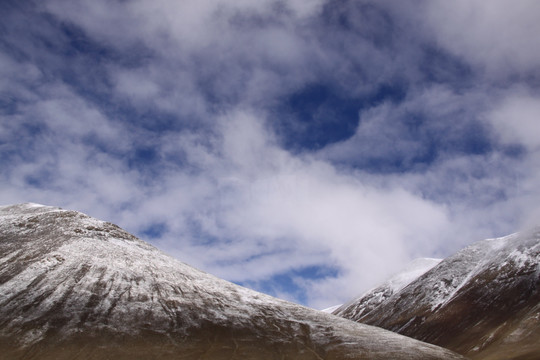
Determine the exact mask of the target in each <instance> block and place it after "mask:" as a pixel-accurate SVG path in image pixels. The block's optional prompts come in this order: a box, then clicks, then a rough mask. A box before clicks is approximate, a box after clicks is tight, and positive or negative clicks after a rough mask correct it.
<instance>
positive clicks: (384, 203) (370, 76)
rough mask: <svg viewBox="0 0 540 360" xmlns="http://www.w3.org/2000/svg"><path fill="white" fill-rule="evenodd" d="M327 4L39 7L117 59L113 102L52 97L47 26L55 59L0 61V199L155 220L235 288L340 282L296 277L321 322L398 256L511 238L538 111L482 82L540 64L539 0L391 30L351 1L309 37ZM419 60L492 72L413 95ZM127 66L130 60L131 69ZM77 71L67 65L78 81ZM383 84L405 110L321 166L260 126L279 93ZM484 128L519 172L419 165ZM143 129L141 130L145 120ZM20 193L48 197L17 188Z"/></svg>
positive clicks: (392, 107) (368, 112) (26, 48)
mask: <svg viewBox="0 0 540 360" xmlns="http://www.w3.org/2000/svg"><path fill="white" fill-rule="evenodd" d="M325 4H326V2H324V1H322V0H313V1H297V0H294V1H287V2H275V1H270V0H268V1H266V0H265V1H263V2H253V1H247V0H242V1H236V2H233V3H231V2H228V1H225V0H216V1H183V2H178V1H165V0H161V1H154V2H151V1H142V0H137V1H130V2H123V1H120V2H117V1H101V0H96V1H92V2H84V1H80V2H76V1H72V2H69V3H66V2H64V1H56V0H51V1H47V2H45V3H44V4H43V5H40V7H41V6H43V8H40V9H41V10H44V11H49V12H50V13H51V14H53V15H54V16H56V20H58V21H60V22H65V23H73V24H75V25H77V26H78V27H80V28H81V29H82V30H83V31H84V33H85V34H84V35H85V36H87V37H88V38H84V37H83V38H84V40H88V41H96V42H97V43H99V44H102V45H104V47H105V49H106V50H107V51H109V50H110V51H111V54H112V55H110V54H109V55H110V57H108V56H109V55H103V57H99V56H98V55H96V54H92V55H90V56H89V57H88V59H87V60H89V61H95V60H99V61H103V65H102V66H101V67H100V70H102V71H103V73H104V74H105V75H103V74H101V76H103V77H105V78H106V81H104V83H105V82H106V83H107V84H110V85H111V87H110V88H108V87H107V88H106V89H102V88H99V89H95V88H92V90H93V91H95V92H97V93H99V94H98V95H100V96H102V98H99V96H98V99H97V100H96V98H93V99H92V100H88V99H85V98H84V96H85V95H84V94H85V91H81V90H86V89H78V90H79V92H78V93H77V92H76V91H75V90H74V89H73V88H72V87H70V85H69V84H65V83H62V82H61V80H60V79H59V77H58V73H59V72H60V70H61V69H59V68H61V67H62V64H71V60H74V59H71V58H70V59H68V60H66V59H64V62H62V61H60V62H59V63H58V64H55V61H58V59H59V56H60V55H58V54H59V53H61V51H60V52H58V51H57V50H58V49H60V48H61V46H62V45H65V44H63V43H62V41H61V40H58V39H57V38H56V37H55V34H56V33H55V32H54V27H53V26H52V25H50V24H49V26H50V27H51V28H48V30H47V31H48V33H47V34H46V35H47V36H46V37H47V38H50V39H53V38H54V39H55V41H54V43H53V45H54V46H53V48H54V49H48V48H47V47H46V46H41V45H40V46H38V45H36V43H34V42H32V41H28V39H26V38H21V40H20V41H18V43H20V44H21V45H20V46H21V49H23V51H22V52H23V53H24V54H26V55H27V57H26V59H28V60H27V61H20V62H18V61H15V60H14V58H11V57H10V56H9V55H5V54H0V73H1V74H2V75H3V76H4V78H5V79H6V81H5V82H3V83H2V84H0V90H1V91H3V92H8V93H9V94H10V96H14V97H16V98H17V99H19V105H18V107H17V108H16V109H15V110H14V111H13V114H7V115H5V116H4V117H3V119H2V120H3V121H2V122H1V123H0V137H1V138H2V140H3V141H6V140H9V139H17V140H18V141H21V143H19V144H14V143H15V142H14V141H12V142H11V144H9V147H10V148H9V150H10V151H12V149H13V148H17V146H19V147H20V148H19V149H18V150H20V152H21V154H18V153H17V154H15V155H13V156H12V157H11V158H10V159H11V160H13V161H12V162H11V163H9V164H6V167H8V166H9V171H4V172H3V174H2V175H0V180H1V184H2V186H1V187H0V197H1V198H2V199H3V201H5V202H11V203H13V202H21V201H35V202H42V203H47V204H51V205H60V206H63V207H66V208H72V209H77V210H82V211H85V212H87V213H89V214H90V215H93V216H97V217H100V218H102V219H105V220H109V221H113V222H116V223H118V224H119V225H121V226H123V227H125V228H127V229H128V230H130V231H132V232H139V233H143V231H144V230H146V229H147V228H149V227H150V226H152V225H156V224H158V225H163V226H164V232H163V234H162V235H161V236H160V237H158V238H157V239H153V242H154V243H156V244H158V245H159V246H160V247H161V248H163V249H164V250H165V251H168V252H171V253H173V254H175V255H177V256H178V258H179V259H181V260H183V261H186V262H188V263H191V264H193V265H195V266H198V267H202V268H203V269H205V270H208V271H210V272H212V273H215V274H216V275H219V276H223V277H226V278H229V279H234V280H242V281H246V282H249V283H257V282H262V281H264V280H267V279H268V278H271V277H272V276H275V275H277V274H280V273H284V272H287V271H289V270H291V269H293V268H297V267H307V266H313V265H323V266H327V267H330V268H338V270H339V271H338V274H337V276H335V277H334V276H330V277H328V278H326V279H323V280H320V279H319V280H313V281H311V280H309V281H308V280H302V279H300V278H295V279H294V281H296V282H297V284H298V285H299V286H301V287H303V288H304V290H305V291H306V294H307V296H308V302H309V303H310V304H312V305H314V306H319V307H325V306H328V305H333V304H334V303H335V302H340V301H344V300H346V299H347V298H348V297H350V296H354V295H357V293H358V292H359V291H362V290H363V289H365V288H366V287H367V286H370V285H374V283H375V282H377V281H378V280H381V279H382V277H384V276H385V275H387V274H389V273H391V272H393V271H395V270H398V269H399V268H400V267H401V266H402V265H403V264H405V263H406V262H408V261H409V260H410V259H411V257H414V256H433V255H440V256H445V255H448V253H449V252H451V251H455V250H457V249H458V248H459V247H461V246H463V245H466V244H467V243H469V242H470V241H473V240H478V239H479V238H481V237H484V236H491V235H494V234H497V235H503V234H504V232H505V231H512V230H515V229H514V226H515V225H516V224H518V223H520V221H521V219H524V218H526V217H527V214H536V213H535V212H534V209H535V208H536V205H535V203H538V201H537V199H538V193H539V192H538V191H537V190H536V189H537V188H538V186H537V184H538V183H539V182H540V180H539V179H540V175H539V172H538V171H536V170H531V169H537V168H538V164H539V162H538V156H537V149H538V145H539V143H538V138H540V136H536V133H537V130H538V126H537V125H536V124H537V121H536V119H537V118H538V115H540V109H539V107H538V105H537V101H536V100H537V96H536V94H535V92H534V91H529V90H526V89H525V90H519V91H517V90H515V88H509V89H504V88H502V89H498V88H497V89H494V88H493V87H492V82H493V81H492V80H493V79H494V78H495V75H492V74H493V73H495V72H500V76H501V77H502V78H505V77H507V76H508V74H511V73H516V72H517V73H518V74H519V75H521V76H524V77H526V74H527V72H529V71H533V70H535V69H536V67H537V66H538V63H539V61H538V60H539V58H538V55H539V53H538V49H537V47H534V46H530V44H531V43H533V42H534V41H535V38H534V37H535V36H536V34H537V33H538V31H536V30H538V29H537V28H538V25H537V22H536V14H537V13H538V11H537V10H538V9H537V8H538V6H537V5H536V3H533V2H526V1H518V2H517V3H512V4H510V3H508V2H501V1H495V2H492V3H491V2H490V3H484V2H479V1H471V2H464V1H458V2H456V3H455V4H454V3H452V4H451V5H449V4H448V3H446V2H437V3H426V4H425V6H426V7H425V8H424V7H423V5H422V6H420V5H418V7H414V8H411V7H409V6H405V5H401V4H396V3H395V2H389V3H388V4H390V5H387V6H386V8H387V9H392V8H394V7H397V10H395V11H394V12H391V13H390V15H392V14H393V15H392V16H395V18H394V19H391V20H392V21H389V22H388V23H385V22H384V20H385V17H384V16H386V15H388V14H386V13H384V12H379V13H377V12H375V13H373V14H374V15H380V16H379V17H375V18H374V20H373V19H371V17H370V16H365V15H362V14H361V10H359V9H363V7H361V6H358V7H357V5H358V4H359V2H351V3H350V4H347V3H343V2H342V3H340V4H337V3H336V4H335V5H336V7H328V8H327V10H329V11H330V10H335V9H337V6H338V5H339V6H342V5H343V6H345V5H350V7H349V8H344V9H341V8H340V9H338V10H340V11H341V12H339V11H338V12H337V14H334V15H335V16H338V15H343V16H345V15H350V14H351V13H352V12H353V10H354V11H356V12H359V13H358V14H357V15H358V16H359V18H358V19H356V18H354V19H349V20H358V21H356V22H354V21H353V22H352V25H351V26H352V28H351V29H345V27H344V29H345V30H344V29H341V28H339V26H337V25H336V24H334V25H333V26H326V25H325V26H324V27H323V26H322V23H324V22H325V21H330V20H332V19H329V18H325V19H320V18H316V16H317V15H319V14H320V12H321V10H322V6H324V5H325ZM362 4H363V3H362ZM417 4H419V3H417ZM377 6H379V3H377ZM371 9H372V10H373V7H372V8H371ZM413 12H416V13H417V14H416V15H412V13H413ZM383 15H384V16H383ZM390 15H388V16H390ZM325 16H327V17H328V16H330V15H329V14H326V15H325ZM362 16H364V17H362ZM411 19H413V20H414V21H413V20H411ZM334 20H335V19H334ZM364 20H365V21H364ZM370 20H372V21H371V22H370ZM52 22H53V21H52V19H51V24H52ZM426 22H427V23H426ZM21 23H22V22H21ZM29 23H30V24H32V23H31V22H29ZM413 23H415V26H414V27H413V26H408V25H411V24H413ZM416 23H418V28H417V27H416ZM407 24H408V25H407ZM371 26H377V28H371ZM396 29H399V30H396ZM418 29H420V30H418ZM426 29H430V30H429V31H425V30H426ZM34 30H35V29H34ZM378 30H381V32H378ZM385 31H388V32H389V33H385ZM409 31H411V33H409ZM417 31H419V32H422V31H423V33H422V34H419V33H417ZM493 34H496V35H497V36H493ZM62 36H65V34H64V35H62ZM385 36H387V37H388V38H387V39H386V38H385ZM433 36H434V37H433ZM60 38H61V39H63V38H62V37H60ZM25 39H26V40H25ZM64 40H65V39H64ZM405 40H410V41H405ZM66 41H67V40H66ZM386 41H387V42H388V43H386ZM425 45H426V46H428V45H429V46H434V45H436V46H438V47H440V50H441V53H442V54H443V55H444V51H450V52H451V53H453V54H455V55H457V56H458V57H460V58H461V60H463V61H464V62H469V63H472V64H475V65H476V67H485V68H486V69H487V70H488V71H487V72H485V73H482V74H481V75H478V74H476V73H475V75H476V76H478V77H477V78H475V82H474V86H472V85H471V84H469V85H467V86H463V87H459V86H457V87H454V86H453V84H440V83H439V84H433V83H430V84H427V85H426V84H424V83H422V81H423V80H424V75H423V74H422V71H423V69H421V68H420V67H419V66H418V64H417V61H418V60H419V59H422V56H423V51H424V50H423V46H425ZM131 55H133V57H134V58H136V59H137V60H138V62H136V63H125V62H124V61H123V60H125V59H132V58H131ZM78 56H82V55H81V54H78ZM92 56H97V58H92ZM115 56H118V57H120V58H121V59H122V61H120V60H119V61H115V59H116V58H115ZM124 57H125V58H124ZM32 59H38V60H39V61H38V60H32ZM75 60H76V59H75ZM33 61H34V62H33ZM40 61H41V62H40ZM75 62H76V61H75ZM51 64H53V65H54V66H52V65H51ZM78 64H79V63H78ZM80 64H82V65H80V66H74V67H73V68H70V70H71V71H74V72H77V71H78V72H81V71H82V70H85V71H86V68H85V67H84V66H83V65H84V64H85V62H84V61H82V62H81V63H80ZM443 65H444V64H443ZM443 65H441V66H443ZM77 74H79V75H80V73H77ZM524 74H525V75H524ZM71 75H73V74H71ZM497 76H499V75H497ZM396 77H397V78H399V79H402V81H403V84H402V85H403V87H404V90H403V91H406V92H407V94H406V96H405V99H404V100H403V101H397V102H396V103H393V102H390V101H388V102H383V103H379V104H377V105H376V106H374V107H372V108H368V107H365V108H364V109H363V111H362V112H361V113H360V117H359V126H358V128H357V130H356V133H355V134H354V135H353V136H352V137H351V138H350V139H346V140H344V141H342V142H340V143H336V144H332V145H330V146H328V147H327V148H325V149H323V150H322V151H320V152H319V153H317V154H310V153H309V152H308V151H305V152H304V153H302V154H293V153H291V152H288V151H287V150H285V149H283V148H282V147H281V145H280V139H279V138H278V137H277V135H276V134H275V133H274V130H273V127H272V125H273V124H274V122H276V121H277V120H278V119H276V117H277V116H281V115H280V114H279V113H278V114H276V113H275V112H273V111H271V109H272V107H273V106H275V105H276V104H278V103H279V102H280V101H283V100H284V99H283V97H284V96H288V95H290V94H291V93H294V92H295V91H297V90H298V89H302V88H304V87H305V86H309V85H310V84H313V83H319V82H320V83H324V82H325V81H327V82H329V83H331V84H330V85H332V86H335V89H334V88H333V89H332V90H336V91H341V92H342V93H340V94H339V96H345V95H347V96H349V95H350V97H351V98H358V99H359V100H365V99H363V98H362V96H373V95H374V94H376V93H377V92H378V91H379V88H380V85H381V84H388V83H391V81H392V79H394V78H396ZM497 79H498V78H497ZM72 80H73V79H72ZM66 81H67V82H69V79H68V80H66ZM73 81H75V80H73ZM79 85H80V84H79ZM83 85H88V84H86V83H84V84H83ZM102 85H103V84H102ZM103 86H105V85H103ZM107 86H108V85H107ZM526 87H527V85H524V88H526ZM344 94H345V95H344ZM103 97H109V99H108V100H109V101H110V104H108V105H111V107H114V106H116V105H118V104H121V105H122V106H128V107H130V110H136V111H135V112H137V111H138V112H140V113H145V114H146V113H153V112H155V113H159V114H160V115H163V113H165V114H166V115H167V116H171V117H172V118H174V119H175V121H176V122H177V123H175V125H181V126H180V127H181V128H182V130H179V131H176V129H175V130H171V129H167V131H162V132H156V133H152V132H151V131H145V130H144V129H141V128H139V127H138V125H137V124H136V122H135V121H133V123H130V122H129V119H128V120H127V121H126V120H125V119H122V121H119V120H120V119H116V118H114V116H115V115H114V113H113V112H111V111H106V110H105V109H104V108H101V105H103V104H100V101H106V100H104V99H103ZM494 99H495V100H494ZM22 100H24V101H22ZM113 105H114V106H113ZM366 106H367V105H366ZM254 109H257V110H254ZM269 109H270V111H269ZM109 110H110V109H109ZM418 114H420V115H421V116H422V118H421V119H419V123H418V126H417V127H416V128H415V127H414V121H416V120H415V119H412V120H413V124H408V125H406V124H404V122H403V120H404V119H405V118H407V117H408V116H416V115H418ZM120 115H125V114H120ZM4 120H6V121H4ZM479 120H484V121H485V122H484V123H483V125H487V126H489V127H490V129H492V130H493V131H494V132H495V133H496V134H498V136H499V138H498V140H499V141H501V142H502V143H503V145H504V144H513V143H518V144H522V145H524V146H525V148H526V149H527V152H526V154H525V155H523V157H524V159H513V158H511V157H508V156H506V155H505V154H504V151H503V150H499V149H494V150H493V151H491V152H489V151H488V152H487V153H485V154H472V153H468V152H467V151H466V150H463V151H461V152H460V151H456V152H455V153H452V154H450V153H449V152H445V151H442V152H441V154H437V156H436V158H435V159H431V160H429V161H428V160H427V161H426V162H425V163H424V164H420V165H418V164H417V160H415V159H417V158H419V157H420V158H421V157H422V156H426V157H429V155H430V153H429V152H430V151H432V150H433V149H430V147H429V146H430V141H432V140H434V139H433V137H438V138H439V139H451V140H452V141H453V142H452V141H450V142H449V143H448V144H450V145H448V146H449V147H452V146H455V147H458V145H459V144H460V143H459V142H460V140H462V137H465V135H467V132H468V131H469V128H468V127H467V126H469V125H470V124H472V123H474V122H475V121H479ZM137 121H140V122H142V121H146V123H145V124H144V125H145V126H146V127H148V126H150V125H151V122H152V121H157V120H156V119H153V118H148V119H144V120H142V119H139V118H138V119H137ZM30 125H34V126H38V125H39V126H43V128H44V130H43V131H36V133H35V134H31V135H30V136H31V138H30V140H29V139H28V138H25V136H23V135H26V133H25V131H26V130H25V129H26V128H25V126H27V127H31V126H30ZM472 129H473V130H470V131H474V130H475V129H476V128H472ZM21 134H22V135H21ZM488 135H489V134H488ZM488 135H486V136H488ZM489 136H491V135H489ZM489 140H493V139H491V138H490V139H489ZM443 142H444V141H441V143H443ZM456 143H458V145H456ZM21 144H23V145H21ZM445 144H447V143H445ZM498 145H499V143H497V142H496V141H495V140H494V141H493V146H498ZM100 146H101V147H100ZM139 146H142V147H147V148H151V149H152V150H153V151H155V153H156V159H155V160H154V161H155V162H154V163H151V164H148V165H147V166H142V165H141V167H140V168H137V167H136V166H135V167H133V166H130V163H129V160H128V159H129V158H130V157H132V156H134V154H135V152H136V151H137V149H138V147H139ZM103 147H106V149H104V148H103ZM1 149H5V148H1ZM1 149H0V150H1ZM443 150H445V149H443ZM10 151H6V153H10ZM393 158H400V159H402V160H403V164H402V165H403V168H404V169H405V171H404V172H403V173H399V172H397V173H392V171H390V172H389V174H383V175H381V174H377V173H370V172H369V170H370V169H369V166H367V168H366V166H365V164H366V161H368V160H370V159H371V160H372V159H375V160H381V161H384V160H389V159H390V160H392V159H393ZM337 163H339V164H340V165H336V164H337ZM354 165H357V166H359V167H360V168H363V169H364V170H360V169H356V170H355V168H354ZM409 167H410V168H409ZM391 170H392V169H391ZM31 179H33V180H41V181H42V184H40V185H30V184H29V183H28V182H29V180H31ZM38 182H39V181H38ZM501 232H503V233H501ZM278 291H280V290H279V289H278ZM285 295H287V296H292V295H291V294H284V296H285Z"/></svg>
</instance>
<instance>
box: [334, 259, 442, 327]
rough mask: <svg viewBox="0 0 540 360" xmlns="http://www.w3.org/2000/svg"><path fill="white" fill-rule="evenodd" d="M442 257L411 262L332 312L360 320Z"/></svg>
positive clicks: (438, 261)
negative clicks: (381, 282)
mask: <svg viewBox="0 0 540 360" xmlns="http://www.w3.org/2000/svg"><path fill="white" fill-rule="evenodd" d="M440 262H441V259H431V258H420V259H415V260H413V261H412V262H410V263H409V264H408V265H407V266H406V267H405V269H403V271H401V272H399V273H398V274H395V275H394V276H392V277H391V278H390V279H388V280H386V281H385V282H384V283H383V284H381V285H380V286H378V287H376V288H374V289H372V290H369V291H367V292H366V293H365V294H364V295H362V296H360V297H359V298H357V299H355V300H353V301H351V302H349V303H347V304H345V305H342V306H340V307H338V308H335V309H333V310H332V311H330V312H331V313H333V314H335V315H338V316H341V317H344V318H346V319H350V320H355V321H358V320H359V319H360V318H362V315H364V314H367V313H369V312H370V311H372V310H373V309H375V308H377V307H378V306H379V305H381V304H382V303H384V302H385V301H386V300H387V299H388V298H389V297H390V296H392V295H394V294H395V293H397V292H398V291H400V290H401V289H403V288H404V287H405V286H407V285H409V284H410V283H411V282H412V281H414V280H416V279H417V278H418V277H419V276H420V275H422V274H424V273H426V272H427V271H428V270H430V269H431V268H433V267H434V266H435V265H437V264H438V263H440Z"/></svg>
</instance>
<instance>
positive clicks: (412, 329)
mask: <svg viewBox="0 0 540 360" xmlns="http://www.w3.org/2000/svg"><path fill="white" fill-rule="evenodd" d="M344 316H345V317H347V318H350V319H354V320H356V321H359V322H362V323H366V324H371V325H376V326H380V327H383V328H385V329H389V330H392V331H395V332H398V333H401V334H405V335H407V336H411V337H414V338H416V339H420V340H422V341H427V342H430V343H433V344H437V345H440V346H444V347H447V348H450V349H452V350H454V351H457V352H460V353H461V354H465V355H467V356H469V357H472V358H474V359H512V358H516V359H517V358H519V359H538V358H540V341H539V339H540V228H536V229H533V230H531V231H527V232H523V233H516V234H512V235H509V236H506V237H502V238H497V239H488V240H484V241H480V242H477V243H475V244H473V245H471V246H469V247H467V248H465V249H463V250H461V251H459V252H458V253H456V254H455V255H453V256H450V257H449V258H447V259H445V260H443V261H442V262H441V263H439V264H438V265H437V266H435V267H434V268H433V269H431V270H430V271H428V272H426V273H425V274H424V275H422V276H420V277H419V278H418V279H416V280H415V281H413V282H412V283H410V284H409V285H408V286H406V287H405V288H403V289H402V290H401V291H399V292H397V293H395V294H393V295H391V296H390V297H389V298H387V299H386V300H385V301H384V302H383V303H381V304H380V305H379V306H377V307H376V308H373V309H371V310H370V311H365V312H364V313H363V314H361V315H360V316H357V317H354V316H350V317H349V315H348V314H344Z"/></svg>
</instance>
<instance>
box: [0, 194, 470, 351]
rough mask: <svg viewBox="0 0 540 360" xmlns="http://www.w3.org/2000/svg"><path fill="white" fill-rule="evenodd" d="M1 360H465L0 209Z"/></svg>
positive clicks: (134, 245) (109, 228)
mask: <svg viewBox="0 0 540 360" xmlns="http://www.w3.org/2000/svg"><path fill="white" fill-rule="evenodd" d="M0 354H2V358H3V359H462V357H461V356H460V355H457V354H455V353H452V352H450V351H448V350H445V349H442V348H439V347H437V346H433V345H430V344H425V343H423V342H420V341H417V340H413V339H410V338H407V337H404V336H401V335H397V334H393V333H391V332H388V331H386V330H382V329H379V328H376V327H372V326H367V325H362V324H358V323H355V322H352V321H349V320H345V319H342V318H339V317H336V316H334V315H331V314H326V313H323V312H320V311H316V310H312V309H308V308H305V307H302V306H299V305H296V304H292V303H289V302H286V301H282V300H278V299H275V298H272V297H270V296H266V295H263V294H260V293H257V292H255V291H251V290H248V289H245V288H242V287H240V286H237V285H234V284H232V283H229V282H227V281H224V280H221V279H218V278H216V277H214V276H212V275H209V274H206V273H204V272H201V271H198V270H196V269H194V268H192V267H190V266H188V265H186V264H184V263H181V262H179V261H177V260H175V259H173V258H171V257H169V256H167V255H165V254H164V253H162V252H160V251H159V250H157V249H156V248H154V247H152V246H151V245H149V244H147V243H145V242H143V241H141V240H139V239H137V238H136V237H134V236H132V235H130V234H128V233H127V232H125V231H123V230H122V229H120V228H119V227H117V226H116V225H113V224H111V223H107V222H103V221H99V220H96V219H93V218H90V217H88V216H86V215H84V214H81V213H78V212H74V211H65V210H61V209H59V208H53V207H45V206H40V205H35V204H22V205H14V206H5V207H0Z"/></svg>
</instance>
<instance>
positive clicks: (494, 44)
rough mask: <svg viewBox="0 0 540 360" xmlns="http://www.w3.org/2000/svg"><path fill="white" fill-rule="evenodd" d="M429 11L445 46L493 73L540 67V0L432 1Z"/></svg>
mask: <svg viewBox="0 0 540 360" xmlns="http://www.w3.org/2000/svg"><path fill="white" fill-rule="evenodd" d="M426 10H427V11H426V13H425V15H426V16H427V24H429V26H430V28H431V29H433V30H434V31H435V36H436V38H437V40H438V41H439V42H440V43H441V45H443V46H444V47H445V48H447V49H449V50H451V51H453V52H454V53H455V54H457V55H459V56H462V57H464V58H465V59H466V60H469V61H471V62H473V63H475V64H476V65H478V66H480V67H485V68H486V69H487V70H488V71H489V72H490V75H491V76H495V77H497V76H498V75H502V76H505V75H507V74H508V72H510V73H519V72H521V71H537V70H538V66H539V65H538V64H540V48H539V47H538V46H535V44H536V43H537V36H536V34H538V33H539V32H540V23H539V22H538V16H540V3H539V2H538V1H535V0H517V1H511V2H510V1H505V0H493V1H482V0H473V1H470V0H459V1H452V2H448V1H430V2H427V7H426ZM497 73H498V74H497Z"/></svg>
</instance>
